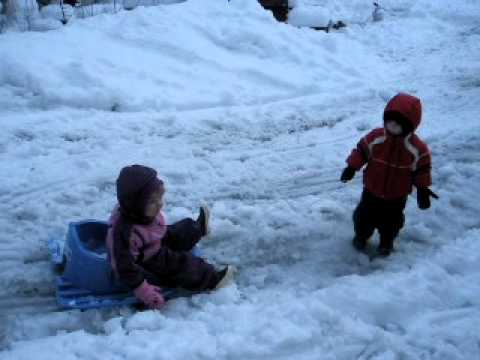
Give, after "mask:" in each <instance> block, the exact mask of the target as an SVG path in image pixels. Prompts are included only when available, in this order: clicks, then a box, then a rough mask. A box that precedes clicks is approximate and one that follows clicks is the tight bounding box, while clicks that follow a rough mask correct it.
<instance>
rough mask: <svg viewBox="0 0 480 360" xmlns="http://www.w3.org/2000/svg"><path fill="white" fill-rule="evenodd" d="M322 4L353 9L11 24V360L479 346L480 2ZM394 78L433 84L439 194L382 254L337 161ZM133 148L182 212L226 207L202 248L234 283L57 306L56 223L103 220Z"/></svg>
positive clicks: (200, 12) (374, 353)
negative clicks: (355, 237) (51, 258)
mask: <svg viewBox="0 0 480 360" xmlns="http://www.w3.org/2000/svg"><path fill="white" fill-rule="evenodd" d="M304 3H305V4H306V3H307V2H306V0H305V2H304ZM310 3H313V2H310ZM318 3H320V2H318ZM323 3H324V4H326V5H328V8H330V9H340V10H341V12H339V16H342V17H344V18H345V19H352V24H351V25H350V26H349V27H348V28H347V29H346V30H345V31H342V32H339V33H335V34H329V35H327V34H324V33H322V32H315V31H310V30H308V29H296V28H293V27H291V26H288V25H285V24H278V23H276V22H274V21H273V20H272V19H271V17H270V16H269V15H268V13H265V12H263V11H262V10H261V8H260V7H259V6H258V5H257V4H256V3H255V2H251V1H247V0H245V1H240V0H232V1H231V2H230V3H227V2H223V1H218V2H212V3H211V4H210V2H209V4H208V6H206V5H205V2H203V1H200V0H189V1H188V2H186V3H182V4H176V5H171V6H163V7H158V8H145V9H137V10H135V11H133V12H129V13H120V14H117V15H116V16H99V17H96V18H91V19H88V20H84V21H76V22H75V23H72V25H70V26H67V27H65V28H63V29H60V30H58V31H54V32H49V33H22V34H17V33H9V34H5V35H2V36H1V37H0V95H1V96H0V124H1V125H2V130H3V131H2V132H1V133H0V183H1V189H0V214H1V215H0V227H1V229H2V231H1V232H0V286H1V288H2V292H1V293H0V317H1V319H0V348H1V347H3V351H2V352H0V359H2V360H3V359H31V358H32V356H33V358H35V359H82V358H85V359H96V358H102V359H133V358H137V357H140V356H141V357H142V358H145V359H164V358H165V359H167V358H168V359H171V358H174V359H176V358H179V359H180V358H189V359H205V358H221V359H223V358H225V359H236V358H239V359H240V358H241V359H244V358H252V359H256V358H275V359H282V358H293V357H295V358H299V359H319V358H321V359H356V358H359V359H401V358H403V359H475V358H478V357H479V355H480V348H479V343H480V336H479V335H478V333H477V330H476V329H477V327H478V326H477V324H478V321H479V320H480V303H479V300H478V299H479V294H480V244H479V243H478V241H477V240H478V238H479V235H480V230H479V229H480V220H479V217H478V214H479V212H480V202H479V201H478V199H479V195H478V194H479V193H480V185H479V184H480V174H479V173H478V169H479V165H480V164H479V159H478V155H477V153H478V151H479V145H478V144H480V123H478V113H479V105H478V100H477V99H478V96H479V95H480V83H479V78H478V74H479V70H480V63H479V62H478V58H479V55H480V49H479V45H478V44H480V42H479V40H480V39H479V38H480V28H479V27H478V22H477V19H478V16H479V15H480V11H479V10H480V9H479V7H478V5H477V4H476V3H475V1H468V0H462V1H457V2H455V3H454V4H453V5H452V2H447V1H437V2H430V1H426V0H422V1H406V0H405V1H389V2H387V1H384V2H382V4H383V5H384V6H385V19H384V21H383V22H379V23H370V22H368V21H360V20H359V21H358V22H355V21H353V20H354V19H356V17H357V16H358V18H360V15H359V13H358V11H359V9H361V6H360V5H361V4H362V2H361V1H355V2H352V4H353V5H352V7H351V8H349V7H347V6H345V4H344V3H345V2H336V1H328V2H325V1H324V2H323ZM365 3H366V4H367V3H368V5H365V7H368V11H367V10H363V9H362V11H364V13H365V14H367V15H368V14H369V13H370V11H371V4H370V2H365ZM304 6H306V5H304ZM332 11H333V10H332ZM362 14H363V13H362ZM334 18H335V16H334ZM362 18H363V15H362ZM206 19H208V21H206ZM400 90H402V91H408V92H412V93H415V94H417V95H418V96H419V97H421V98H422V100H423V103H424V109H425V111H424V122H423V124H422V126H421V128H420V130H419V133H420V135H421V136H422V137H423V138H424V139H425V140H426V141H427V142H428V143H429V145H430V147H431V149H432V151H433V154H434V155H433V156H434V183H435V184H434V190H436V191H437V192H438V193H439V194H440V196H441V200H440V201H439V202H436V203H435V204H434V205H433V207H432V209H431V210H429V211H428V212H420V211H419V210H418V209H417V208H416V204H415V199H414V198H412V199H411V200H410V201H409V204H408V207H407V227H406V228H405V229H404V231H403V232H402V234H401V236H400V238H399V240H398V243H397V250H398V251H397V252H396V253H395V254H394V255H393V256H392V257H391V258H390V259H388V260H375V261H373V262H369V261H368V259H366V258H365V257H364V256H363V255H359V254H356V253H355V252H354V251H353V250H352V249H351V246H350V243H349V241H350V238H351V234H352V225H351V220H350V217H351V212H352V211H353V208H354V206H355V203H356V201H357V200H358V198H359V195H360V191H361V180H360V176H357V178H356V179H355V181H354V182H353V183H352V184H349V185H343V184H341V183H339V182H338V177H339V173H340V171H341V169H342V167H343V166H344V158H345V157H346V155H347V154H348V153H349V151H350V149H351V147H353V146H354V145H355V143H356V141H357V140H358V139H359V138H360V136H362V135H363V134H364V133H365V132H366V131H367V130H368V129H370V128H371V127H373V126H378V125H379V124H381V113H382V110H383V106H384V105H385V102H386V101H387V100H388V98H389V97H390V96H391V95H393V94H394V93H395V92H397V91H400ZM111 110H114V111H111ZM133 162H140V163H145V164H148V165H151V166H154V167H155V168H157V169H158V170H159V172H160V174H161V176H162V177H163V178H164V179H165V180H166V183H167V215H168V217H169V219H170V221H174V220H176V219H179V218H181V217H184V216H192V215H194V214H195V212H196V206H197V204H199V202H200V201H203V200H205V201H207V202H208V203H209V204H210V205H211V207H212V215H213V218H212V221H213V234H212V236H211V237H210V238H209V239H208V240H206V241H205V243H204V245H203V248H204V251H205V253H206V255H207V256H208V257H209V258H210V259H212V260H213V261H215V262H217V263H226V262H228V263H234V264H235V265H237V266H238V267H239V269H240V271H239V274H238V278H237V281H236V284H235V285H234V286H231V287H229V288H227V289H224V290H222V291H220V292H218V293H215V294H208V295H201V296H197V297H194V298H192V299H183V300H177V301H174V302H172V303H170V304H169V305H168V306H167V307H166V308H165V310H164V311H162V312H152V311H147V312H142V313H134V312H133V311H131V310H130V309H117V310H112V311H89V312H85V313H79V312H57V311H55V304H54V301H53V299H52V294H53V286H52V274H51V272H50V269H49V264H48V256H47V249H46V246H45V243H46V240H47V239H48V238H49V237H50V236H63V235H64V231H65V225H66V223H67V222H68V221H73V220H78V219H82V218H87V217H88V218H103V219H105V218H106V217H107V216H108V213H109V211H110V209H111V207H112V206H113V205H114V199H115V193H114V180H115V176H116V175H117V172H118V170H119V169H120V167H121V166H123V165H125V164H129V163H133Z"/></svg>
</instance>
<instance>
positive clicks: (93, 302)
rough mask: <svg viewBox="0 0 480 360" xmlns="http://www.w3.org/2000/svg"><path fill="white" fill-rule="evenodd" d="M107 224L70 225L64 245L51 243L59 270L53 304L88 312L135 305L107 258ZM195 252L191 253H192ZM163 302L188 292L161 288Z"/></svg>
mask: <svg viewBox="0 0 480 360" xmlns="http://www.w3.org/2000/svg"><path fill="white" fill-rule="evenodd" d="M107 232H108V224H107V223H106V222H104V221H98V220H84V221H79V222H72V223H70V224H69V225H68V231H67V236H66V240H65V243H64V245H63V246H62V244H61V243H60V242H58V241H55V240H51V241H50V243H49V248H50V252H51V255H52V262H53V264H54V265H55V266H56V267H60V268H62V269H63V273H62V274H61V275H60V276H58V277H57V284H56V285H57V303H58V304H59V306H60V307H62V308H66V309H81V310H86V309H92V308H105V307H116V306H125V305H134V304H137V303H139V301H138V300H137V299H136V298H135V296H134V295H133V293H132V291H131V290H130V289H129V288H128V287H127V286H125V285H124V284H122V283H121V282H120V281H118V280H117V279H116V277H115V275H114V273H113V270H112V268H111V266H110V261H109V258H108V252H107V246H106V238H107ZM194 253H195V251H194ZM162 294H163V295H164V297H165V298H166V299H173V298H176V297H180V296H188V295H189V294H191V293H190V292H188V291H185V290H181V289H168V288H163V289H162Z"/></svg>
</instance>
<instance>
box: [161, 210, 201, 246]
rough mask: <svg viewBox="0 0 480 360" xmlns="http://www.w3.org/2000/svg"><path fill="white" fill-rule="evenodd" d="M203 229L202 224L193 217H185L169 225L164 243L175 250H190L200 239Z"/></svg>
mask: <svg viewBox="0 0 480 360" xmlns="http://www.w3.org/2000/svg"><path fill="white" fill-rule="evenodd" d="M201 237H202V231H201V227H200V224H199V223H198V222H196V221H194V220H193V219H190V218H188V219H183V220H181V221H179V222H176V223H175V224H173V225H168V227H167V233H166V235H165V237H164V238H163V240H162V241H163V243H164V244H165V245H166V246H167V247H169V248H170V249H172V250H175V251H190V250H192V249H193V247H194V246H195V245H196V244H197V243H198V242H199V241H200V239H201Z"/></svg>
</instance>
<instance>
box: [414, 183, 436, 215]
mask: <svg viewBox="0 0 480 360" xmlns="http://www.w3.org/2000/svg"><path fill="white" fill-rule="evenodd" d="M430 197H433V198H434V199H438V195H437V194H435V193H434V192H433V191H432V190H430V189H429V188H420V189H417V204H418V207H419V208H420V209H422V210H426V209H428V208H429V207H430Z"/></svg>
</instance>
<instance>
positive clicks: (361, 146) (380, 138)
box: [347, 128, 385, 171]
mask: <svg viewBox="0 0 480 360" xmlns="http://www.w3.org/2000/svg"><path fill="white" fill-rule="evenodd" d="M384 141H385V131H384V130H383V129H382V128H378V129H374V130H372V131H370V132H369V133H368V134H367V135H366V136H364V137H363V138H362V139H361V140H360V141H359V142H358V144H357V147H356V148H355V149H353V150H352V152H351V154H350V156H349V157H348V158H347V164H348V166H349V167H351V168H352V169H354V170H355V171H358V170H360V169H361V168H362V167H363V165H365V164H366V163H367V162H368V159H369V158H370V152H371V147H372V145H375V144H376V143H382V142H384Z"/></svg>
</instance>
